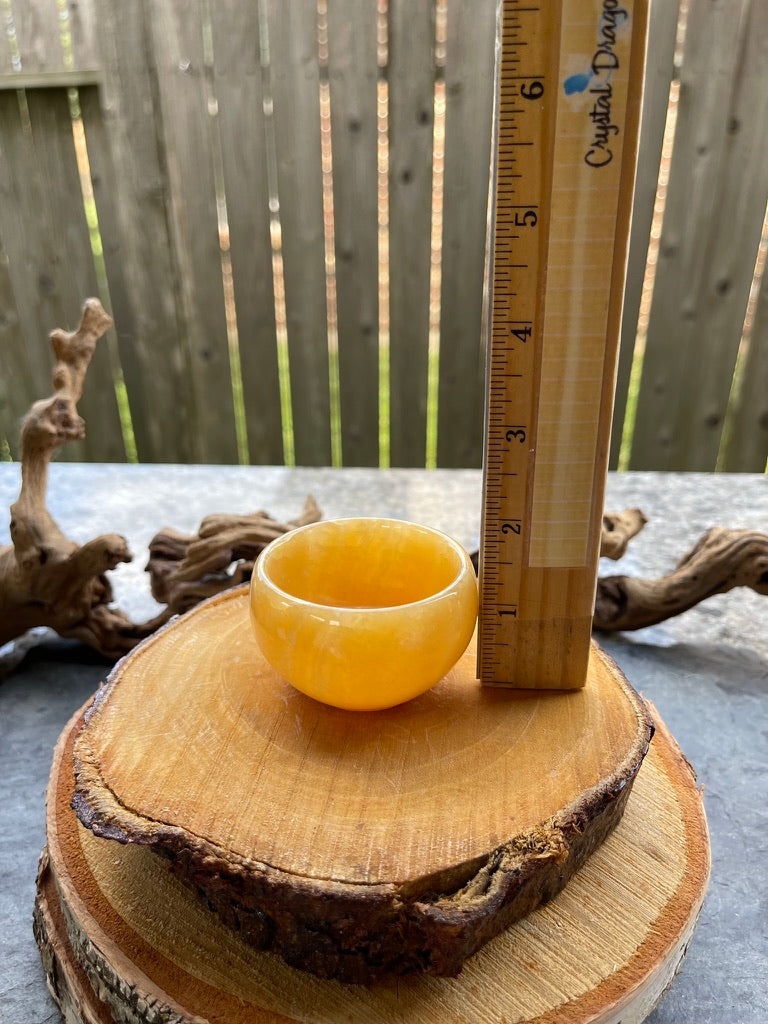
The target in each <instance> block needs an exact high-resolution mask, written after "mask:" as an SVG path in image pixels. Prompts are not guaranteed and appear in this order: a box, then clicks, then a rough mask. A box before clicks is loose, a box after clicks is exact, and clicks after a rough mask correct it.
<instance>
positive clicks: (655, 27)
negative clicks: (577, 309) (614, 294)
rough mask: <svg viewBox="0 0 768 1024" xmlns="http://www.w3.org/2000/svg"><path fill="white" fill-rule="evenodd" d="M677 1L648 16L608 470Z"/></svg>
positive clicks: (635, 307)
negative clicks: (638, 136) (647, 40)
mask: <svg viewBox="0 0 768 1024" xmlns="http://www.w3.org/2000/svg"><path fill="white" fill-rule="evenodd" d="M679 8H680V3H679V0H667V2H665V3H651V5H650V12H649V15H648V39H649V41H650V42H649V45H648V49H647V53H646V57H645V80H644V82H643V106H642V116H641V119H640V141H639V144H638V157H637V176H636V179H635V190H634V195H633V197H632V226H631V228H630V234H629V259H628V262H627V280H626V284H625V286H624V306H623V310H622V316H621V342H620V346H619V360H618V367H617V374H616V395H615V398H614V407H613V428H612V431H611V450H610V460H609V468H610V469H616V468H617V466H618V464H619V453H620V451H621V438H622V428H623V425H624V416H625V413H626V406H627V395H628V393H629V377H630V373H631V372H632V361H633V358H634V354H635V339H636V336H637V321H638V317H639V314H640V302H641V299H642V296H643V282H644V281H645V272H646V261H647V257H648V243H649V241H650V234H651V224H652V222H653V210H654V205H655V202H656V187H657V184H658V180H659V165H660V163H661V149H662V145H663V143H664V129H665V127H666V124H667V109H668V107H669V89H670V85H671V83H672V79H673V76H674V73H675V43H676V39H677V21H678V16H679Z"/></svg>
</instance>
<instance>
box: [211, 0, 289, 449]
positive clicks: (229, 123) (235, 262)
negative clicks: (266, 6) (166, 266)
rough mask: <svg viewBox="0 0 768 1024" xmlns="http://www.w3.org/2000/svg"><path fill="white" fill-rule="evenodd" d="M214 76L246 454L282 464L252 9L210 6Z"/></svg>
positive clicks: (232, 0)
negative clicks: (241, 384)
mask: <svg viewBox="0 0 768 1024" xmlns="http://www.w3.org/2000/svg"><path fill="white" fill-rule="evenodd" d="M211 31H212V35H213V53H214V78H213V86H214V90H215V96H216V103H217V105H218V112H219V113H218V121H219V130H220V137H221V154H222V170H223V177H224V188H225V193H226V200H227V221H228V224H229V245H230V250H229V251H230V255H231V258H232V279H233V286H234V298H235V309H236V313H237V333H238V342H239V349H240V363H241V366H242V376H243V397H244V401H245V413H246V424H247V435H248V455H249V459H250V461H251V463H256V464H257V465H263V464H272V463H281V462H282V461H283V431H282V423H281V419H280V384H279V380H278V370H277V334H276V326H275V295H274V287H273V282H272V243H271V240H270V211H269V182H268V174H267V151H266V125H265V117H264V87H263V80H262V79H263V72H262V66H261V57H260V46H261V36H260V30H259V11H258V4H255V3H254V4H242V3H240V2H239V0H226V2H224V3H220V2H219V3H216V4H215V5H214V6H213V8H212V17H211Z"/></svg>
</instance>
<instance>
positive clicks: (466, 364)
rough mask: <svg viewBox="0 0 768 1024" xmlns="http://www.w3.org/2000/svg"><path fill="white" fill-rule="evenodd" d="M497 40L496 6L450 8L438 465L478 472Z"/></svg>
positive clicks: (468, 5)
mask: <svg viewBox="0 0 768 1024" xmlns="http://www.w3.org/2000/svg"><path fill="white" fill-rule="evenodd" d="M495 41H496V6H495V4H486V3H483V4H448V15H447V40H446V64H445V177H444V183H443V188H444V191H443V238H442V271H441V273H442V276H441V289H440V381H439V387H438V413H437V415H438V423H437V464H438V466H479V465H481V464H482V459H483V403H484V401H485V337H484V335H483V324H482V310H483V268H484V265H485V248H486V227H487V222H486V216H487V210H488V179H489V176H490V166H491V121H492V115H493V94H494V46H495ZM470 154H471V157H470V158H469V159H468V156H469V155H470Z"/></svg>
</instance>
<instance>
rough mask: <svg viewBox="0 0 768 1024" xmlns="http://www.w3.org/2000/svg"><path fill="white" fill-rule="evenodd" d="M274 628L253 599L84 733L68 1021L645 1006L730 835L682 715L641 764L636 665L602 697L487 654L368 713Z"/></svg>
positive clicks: (241, 599)
mask: <svg viewBox="0 0 768 1024" xmlns="http://www.w3.org/2000/svg"><path fill="white" fill-rule="evenodd" d="M247 616H248V612H247V598H246V594H245V592H244V591H243V590H241V591H238V592H234V593H233V594H228V595H222V596H221V597H219V598H216V599H214V600H213V601H211V602H209V603H208V604H206V605H203V606H201V607H200V608H199V609H197V610H195V611H194V612H193V613H191V614H190V615H189V616H185V617H184V618H183V619H181V620H178V621H176V622H175V623H172V624H171V625H170V626H169V627H167V628H166V630H164V631H163V632H161V633H160V634H157V635H156V636H155V637H153V638H152V639H151V640H150V641H149V642H147V643H145V644H144V645H143V646H142V647H141V648H140V649H138V650H137V651H136V652H134V653H133V654H132V655H131V656H129V658H128V659H126V660H125V661H124V662H123V663H121V664H120V665H118V666H117V668H116V670H115V671H114V672H113V674H112V676H111V677H110V680H108V682H107V684H106V685H105V687H103V688H102V690H101V691H100V693H99V694H98V695H97V698H96V700H95V702H94V704H93V705H92V706H91V708H90V709H89V710H88V711H87V712H86V715H85V717H86V718H87V719H88V722H87V724H86V726H85V728H83V724H82V723H83V717H84V716H82V715H81V716H77V717H76V719H74V720H73V722H72V723H70V725H69V726H68V728H67V729H66V730H65V732H64V734H63V735H62V738H61V740H60V742H59V745H58V748H57V752H56V757H55V761H54V766H53V770H52V776H51V784H50V790H49V797H48V821H47V831H48V846H47V852H46V853H44V856H43V859H42V861H41V871H40V877H39V880H38V881H39V884H38V901H37V907H36V933H37V936H38V941H39V944H40V946H41V950H42V953H43V960H44V963H45V965H46V968H47V973H48V977H49V981H50V984H51V987H52V989H53V991H54V994H55V996H56V998H57V999H58V1001H59V1003H60V1005H61V1006H62V1008H63V1009H64V1010H65V1014H68V1018H67V1019H68V1020H71V1021H84V1022H89V1024H91V1022H94V1021H100V1022H101V1021H108V1020H110V1019H111V1018H110V1014H112V1015H114V1018H115V1019H117V1020H120V1021H131V1022H134V1021H136V1022H138V1021H142V1022H147V1021H192V1020H194V1021H209V1022H211V1024H213V1022H217V1024H218V1022H222V1024H223V1022H224V1021H227V1022H229V1024H240V1022H242V1024H256V1022H267V1021H269V1022H272V1021H274V1022H277V1021H297V1022H302V1024H309V1022H313V1024H321V1022H330V1021H339V1020H355V1021H361V1022H371V1024H373V1022H377V1024H378V1022H382V1024H383V1022H385V1021H408V1022H409V1024H411V1022H413V1024H419V1022H422V1021H423V1022H424V1024H426V1022H428V1021H434V1020H437V1019H439V1020H441V1021H445V1022H448V1024H450V1022H453V1021H455V1022H458V1021H477V1022H478V1024H480V1022H481V1021H482V1022H483V1024H485V1022H497V1024H501V1022H506V1024H512V1022H523V1021H526V1022H530V1021H534V1020H535V1021H537V1022H541V1024H543V1022H544V1021H553V1022H554V1021H558V1022H559V1021H564V1022H574V1024H575V1022H577V1021H583V1022H586V1021H602V1022H604V1024H614V1022H618V1021H622V1024H628V1022H632V1021H641V1020H643V1019H644V1017H645V1016H646V1015H647V1013H648V1012H650V1009H651V1008H652V1007H653V1005H655V1002H656V1001H657V1000H658V998H659V997H660V995H661V992H662V991H663V989H664V988H665V986H666V985H667V984H668V982H669V980H670V979H671V977H672V976H673V974H674V971H675V970H676V968H677V966H678V964H679V962H680V960H681V959H682V956H683V955H684V952H685V948H686V946H687V942H688V940H689V938H690V935H691V934H692V931H693V928H694V926H695V922H696V918H697V915H698V911H699V909H700V906H701V902H702V900H703V895H704V889H705V887H706V881H707V877H708V870H709V847H708V841H707V834H706V824H705V820H704V815H703V810H702V806H701V801H700V797H699V794H698V791H697V789H696V786H695V779H694V777H693V774H692V772H691V770H690V767H689V766H688V764H687V762H686V761H685V759H684V758H683V756H682V755H681V754H680V751H679V750H678V749H677V747H676V745H675V744H674V741H673V740H672V738H671V737H670V736H669V734H668V733H667V731H666V730H665V729H664V727H663V725H662V724H661V723H660V722H658V720H657V722H656V724H657V733H656V736H655V738H654V740H653V743H652V744H651V747H650V751H649V753H648V755H647V757H646V758H645V761H644V763H643V764H642V768H641V769H640V770H639V772H638V768H639V767H640V764H641V762H642V760H643V754H644V752H645V749H646V747H647V741H648V737H649V734H650V729H649V723H648V719H647V717H646V712H645V709H644V706H643V704H642V702H640V701H639V699H638V698H637V697H636V695H635V694H634V693H633V691H632V690H631V688H630V687H629V686H628V685H627V684H626V682H625V681H624V680H623V679H622V677H621V675H620V673H619V672H618V670H617V669H616V667H615V666H614V665H613V664H612V663H611V662H609V660H608V659H606V658H605V657H604V656H603V655H601V653H600V652H598V651H597V649H593V653H592V659H591V663H590V677H589V681H588V684H587V687H585V689H584V690H582V691H574V692H573V693H568V694H541V693H526V694H521V693H511V692H509V691H501V690H490V691H489V690H485V689H483V688H481V687H480V686H479V684H478V683H477V682H476V681H475V678H474V661H473V659H474V652H473V650H471V649H470V651H468V652H467V654H466V655H465V656H464V658H463V659H462V660H461V661H460V662H459V664H458V665H457V667H456V668H455V669H454V670H453V671H452V672H451V673H449V675H448V676H447V677H446V678H445V679H444V680H443V681H442V682H441V683H440V684H438V686H437V687H436V688H435V689H434V690H432V691H430V692H429V693H428V694H425V695H424V696H423V697H421V698H418V700H416V701H413V702H410V703H409V704H408V705H404V706H402V707H400V708H394V709H391V710H390V711H387V712H377V713H375V714H374V713H371V714H364V715H358V714H354V713H349V712H342V711H337V710H335V709H331V708H325V707H324V706H322V705H319V704H317V703H316V702H314V701H312V700H310V699H309V698H307V697H304V696H303V695H301V694H299V693H297V692H296V691H294V690H292V688H290V687H288V686H287V684H285V683H284V682H283V681H282V680H280V679H279V678H277V677H275V675H274V673H272V671H271V670H270V669H269V668H268V666H267V665H266V662H264V660H263V659H262V657H261V655H260V652H259V651H258V648H257V647H256V646H255V645H254V642H253V639H252V636H251V633H250V629H249V626H248V621H247ZM73 764H74V765H75V767H76V771H77V787H76V790H75V796H74V802H75V806H76V807H77V808H78V813H79V815H80V817H81V818H82V819H83V820H85V821H86V822H87V823H88V825H89V826H90V828H85V827H83V825H82V824H81V822H80V821H78V819H77V817H76V815H75V814H74V813H73V811H72V809H71V806H70V805H71V803H72V800H73ZM635 774H637V777H636V781H635ZM633 783H634V785H633ZM630 789H631V794H630ZM628 794H629V798H628V799H627V796H628ZM625 808H626V809H625ZM624 811H625V813H624V815H623V818H622V812H624ZM619 819H621V820H619ZM95 833H100V835H97V834H95ZM606 836H607V838H606ZM115 840H120V842H116V841H115ZM126 840H127V842H126ZM603 840H605V841H604V842H603ZM600 844H602V845H600ZM597 846H599V849H595V848H596V847H597ZM593 850H594V852H593ZM158 853H163V854H165V856H158ZM587 858H588V859H587ZM169 864H170V865H171V866H172V869H173V870H169ZM576 868H580V870H578V872H577V873H576V874H575V875H574V877H573V878H572V879H571V880H570V882H569V884H568V885H567V886H566V887H565V888H564V889H562V891H560V892H559V895H555V894H556V893H557V892H558V891H559V890H560V889H561V888H562V887H563V885H565V882H566V881H568V879H569V878H570V877H571V875H572V874H573V872H574V871H575V870H576ZM201 895H202V896H203V898H202V899H201V898H200V897H201ZM552 897H554V898H552ZM538 903H542V905H541V906H539V907H538V909H533V910H532V912H531V909H532V907H533V906H535V905H536V904H538ZM344 910H346V911H347V913H348V916H349V915H351V918H352V920H351V923H348V922H347V921H346V920H345V919H344ZM398 914H400V915H401V916H400V919H399V921H398V917H397V915H398ZM323 915H325V919H326V921H327V923H328V925H327V929H326V933H322V931H321V929H320V922H321V921H322V920H323ZM521 915H523V916H522V919H520V920H518V921H517V923H512V922H513V921H514V920H515V919H516V918H520V917H521ZM302 919H306V920H307V921H309V922H310V924H311V926H308V927H307V928H305V929H304V930H303V931H302V929H301V921H302ZM392 921H394V925H393V926H392V927H393V932H392V935H388V934H387V927H389V925H390V923H391V922H392ZM414 921H415V922H416V924H414V923H413V922H414ZM409 928H410V930H409ZM398 932H399V934H400V935H401V936H402V953H403V956H402V958H401V960H395V961H392V960H391V956H390V951H391V949H392V948H393V947H392V942H393V938H392V936H393V935H395V934H398ZM328 934H330V938H327V935H328ZM318 935H319V936H320V940H321V941H318ZM382 935H383V936H384V937H383V938H381V936H382ZM457 935H458V937H457ZM492 936H495V937H492ZM355 937H357V939H356V941H357V942H358V943H359V949H357V950H356V948H355V946H354V941H353V940H355ZM377 937H378V939H379V941H380V947H379V952H381V951H383V954H382V955H384V956H385V958H386V957H390V961H389V962H387V963H386V964H385V969H383V970H379V964H377V962H376V960H375V956H374V954H373V953H372V951H374V952H375V950H376V940H377ZM246 939H247V940H248V941H245V940H246ZM489 939H490V941H488V940H489ZM419 942H420V943H421V946H419ZM258 945H262V946H264V947H267V948H272V949H277V950H279V951H280V952H281V953H282V954H283V956H282V957H279V956H276V955H275V954H274V953H271V952H262V951H259V949H258V948H256V947H257V946H258ZM476 949H479V952H476V953H475V952H474V951H475V950H476ZM302 951H304V952H305V954H306V963H303V964H301V962H300V957H301V955H302ZM472 953H474V955H470V954H472ZM419 956H420V957H421V958H422V959H421V963H422V964H423V969H422V970H420V971H418V972H416V973H408V974H407V975H406V976H404V977H393V976H392V972H393V971H395V972H397V971H398V970H401V969H406V970H410V971H411V972H412V971H413V968H414V966H415V965H416V963H417V961H418V957H419ZM465 957H469V959H467V960H466V962H465V963H464V964H463V968H462V969H461V973H460V974H458V976H456V977H435V976H432V975H433V974H435V973H439V974H446V973H455V972H456V971H457V970H458V969H459V968H460V967H461V964H462V961H463V960H464V959H465ZM286 958H287V959H288V960H291V959H293V961H294V962H295V963H296V964H298V965H300V966H303V967H308V968H309V969H311V970H313V971H314V972H315V974H324V975H326V976H328V975H330V976H332V977H331V980H326V979H324V978H321V977H316V976H314V975H313V974H310V973H307V971H306V970H302V971H299V970H296V969H295V967H292V966H289V964H288V963H286ZM350 965H351V967H350ZM350 974H351V975H352V977H355V978H357V977H359V979H360V980H364V981H366V982H367V983H368V984H367V985H366V986H363V985H350V984H344V983H342V981H340V980H338V979H339V978H342V979H344V980H349V977H350ZM379 974H382V975H383V977H381V978H379V977H378V975H379ZM334 975H335V979H334V978H333V976H334Z"/></svg>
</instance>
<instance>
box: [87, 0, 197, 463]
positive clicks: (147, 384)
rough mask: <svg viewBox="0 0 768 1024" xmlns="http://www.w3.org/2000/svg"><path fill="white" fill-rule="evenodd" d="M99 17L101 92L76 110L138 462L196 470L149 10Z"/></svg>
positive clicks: (118, 10)
mask: <svg viewBox="0 0 768 1024" xmlns="http://www.w3.org/2000/svg"><path fill="white" fill-rule="evenodd" d="M101 11H102V17H101V18H100V19H99V23H98V30H99V42H98V47H99V52H100V54H101V59H102V61H103V65H104V87H103V90H99V94H98V95H97V93H96V90H81V96H80V101H81V105H82V109H83V120H84V123H85V131H86V138H87V142H88V155H89V159H90V164H91V178H92V181H93V191H94V198H95V201H96V208H97V211H98V217H99V226H100V229H101V236H102V243H103V249H104V262H105V266H106V273H107V280H108V283H109V292H110V297H111V300H112V308H113V313H114V317H115V327H116V330H117V338H118V345H119V351H120V362H121V365H122V368H123V374H124V377H125V383H126V388H127V391H128V396H129V403H130V408H131V417H132V420H133V431H134V436H135V440H136V448H137V452H138V458H139V461H140V462H190V461H192V460H193V459H194V454H195V449H194V446H193V423H194V404H193V397H192V394H191V389H190V388H189V387H188V385H187V381H186V367H185V362H184V357H183V348H182V345H183V340H182V339H183V332H184V327H183V320H182V318H181V316H180V311H179V306H180V299H179V297H178V294H177V293H178V272H177V270H176V268H175V265H174V262H173V258H172V253H171V243H170V238H169V228H168V218H167V216H166V202H167V196H168V182H167V174H166V171H165V162H164V154H163V151H162V148H161V146H160V143H159V140H158V133H157V126H156V122H155V99H154V95H153V79H152V76H151V75H150V71H149V53H148V49H147V31H146V25H145V22H144V14H143V5H139V4H125V3H123V2H122V0H108V2H105V3H103V4H102V8H101ZM99 100H101V103H99Z"/></svg>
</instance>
